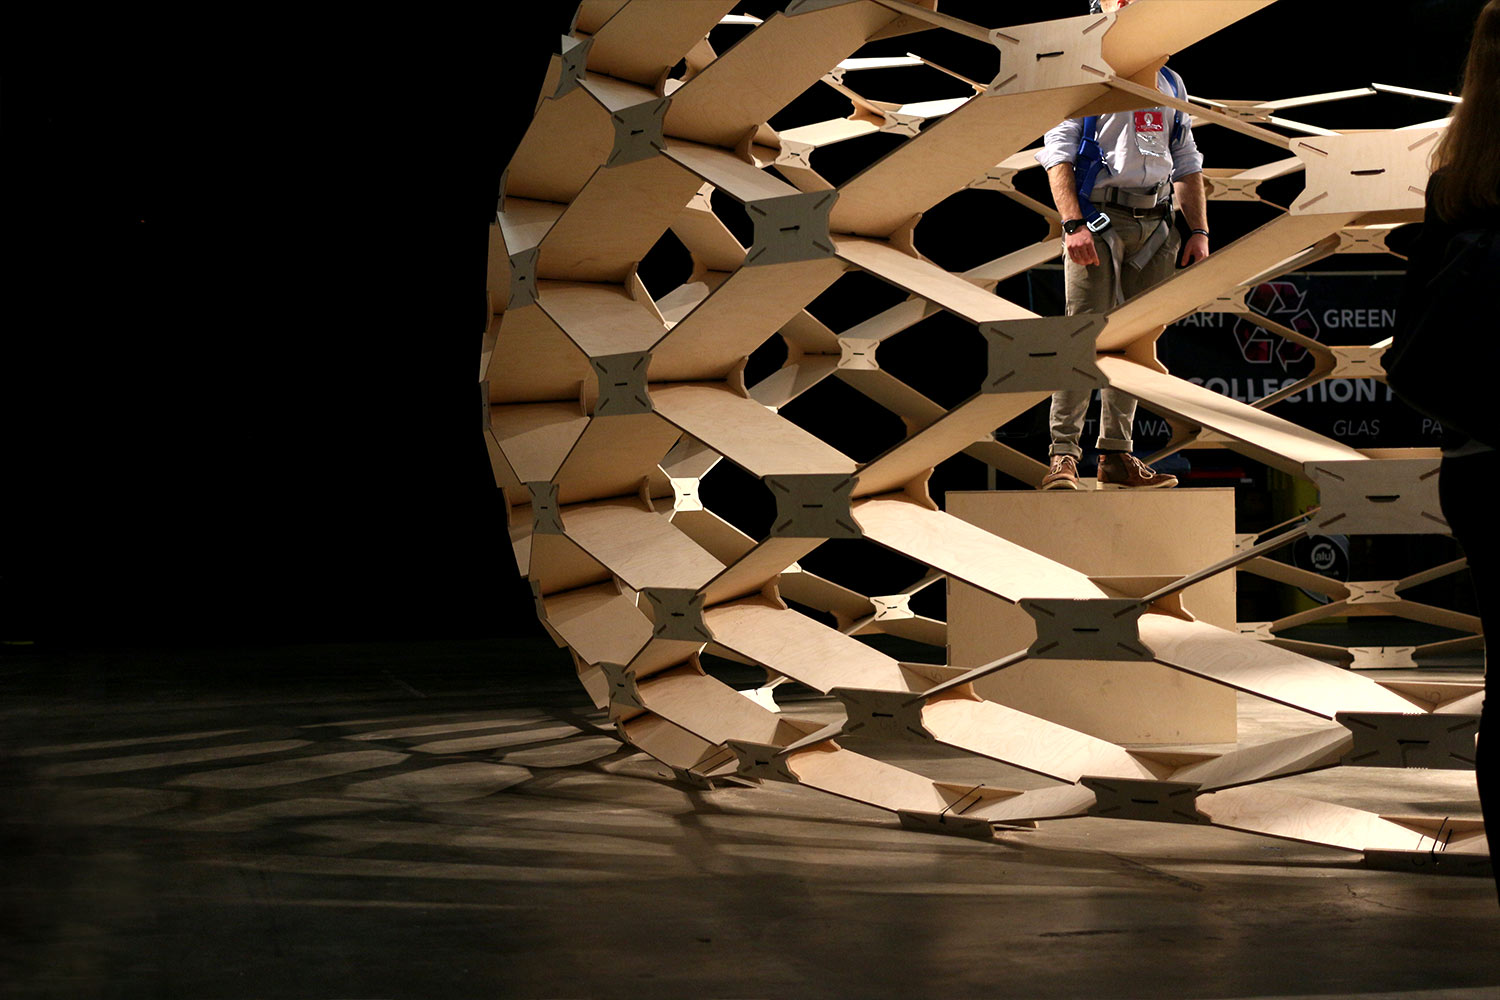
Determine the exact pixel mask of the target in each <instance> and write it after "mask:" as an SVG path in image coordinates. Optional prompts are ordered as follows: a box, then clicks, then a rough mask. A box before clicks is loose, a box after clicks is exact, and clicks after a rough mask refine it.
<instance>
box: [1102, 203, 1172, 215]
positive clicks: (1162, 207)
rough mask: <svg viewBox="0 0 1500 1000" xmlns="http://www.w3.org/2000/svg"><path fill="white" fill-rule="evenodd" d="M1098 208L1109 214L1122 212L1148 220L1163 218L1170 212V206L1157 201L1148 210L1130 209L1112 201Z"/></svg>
mask: <svg viewBox="0 0 1500 1000" xmlns="http://www.w3.org/2000/svg"><path fill="white" fill-rule="evenodd" d="M1100 207H1101V208H1105V209H1108V210H1109V211H1111V212H1122V213H1124V214H1126V215H1133V216H1135V217H1136V218H1137V219H1148V218H1151V217H1153V216H1156V217H1162V218H1164V217H1165V216H1166V215H1167V213H1168V212H1170V211H1171V210H1172V206H1171V204H1169V203H1168V202H1165V201H1159V202H1157V203H1156V204H1155V205H1152V206H1151V207H1150V208H1131V207H1130V206H1129V205H1117V204H1115V203H1114V202H1112V201H1106V202H1105V203H1104V204H1103V205H1101V206H1100Z"/></svg>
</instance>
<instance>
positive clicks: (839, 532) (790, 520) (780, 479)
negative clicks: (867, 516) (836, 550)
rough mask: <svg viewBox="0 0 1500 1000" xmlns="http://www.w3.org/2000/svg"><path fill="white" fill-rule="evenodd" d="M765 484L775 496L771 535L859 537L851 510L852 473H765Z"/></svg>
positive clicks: (858, 530)
mask: <svg viewBox="0 0 1500 1000" xmlns="http://www.w3.org/2000/svg"><path fill="white" fill-rule="evenodd" d="M765 482H766V486H768V487H770V490H771V495H772V496H773V497H775V498H776V520H775V521H773V522H772V524H771V536H772V537H773V538H862V537H864V532H863V531H861V530H860V528H859V525H858V523H856V522H855V520H854V513H853V511H851V510H850V507H849V505H850V502H851V496H850V494H851V493H853V491H854V483H855V477H854V476H846V475H843V474H841V473H831V474H825V473H808V474H805V475H792V476H767V477H766V480H765Z"/></svg>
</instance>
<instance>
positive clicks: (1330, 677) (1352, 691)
mask: <svg viewBox="0 0 1500 1000" xmlns="http://www.w3.org/2000/svg"><path fill="white" fill-rule="evenodd" d="M1140 628H1141V641H1143V642H1144V643H1146V645H1147V646H1149V647H1150V648H1151V651H1152V652H1153V653H1155V654H1156V658H1157V660H1158V661H1159V662H1161V663H1165V664H1167V665H1169V666H1173V667H1176V668H1177V669H1179V670H1185V671H1187V672H1189V673H1192V674H1196V675H1198V676H1199V677H1207V678H1209V679H1211V680H1215V681H1217V682H1219V683H1220V684H1226V685H1228V686H1230V687H1233V688H1237V689H1238V690H1241V691H1247V692H1249V693H1250V694H1253V695H1257V696H1259V697H1261V698H1265V699H1268V700H1270V701H1275V702H1279V703H1281V704H1283V705H1287V706H1290V707H1292V708H1297V709H1301V710H1302V711H1304V712H1310V713H1312V714H1313V715H1320V716H1322V717H1323V718H1325V719H1331V718H1333V717H1334V715H1335V714H1336V713H1338V712H1412V711H1415V710H1416V708H1415V706H1413V705H1412V703H1411V702H1409V701H1407V700H1406V699H1405V698H1402V697H1401V696H1400V695H1397V694H1393V693H1391V692H1390V691H1387V690H1385V689H1384V688H1382V687H1381V686H1380V685H1379V684H1376V683H1375V682H1374V681H1372V680H1370V679H1369V678H1366V677H1362V676H1360V675H1359V674H1355V673H1351V672H1349V671H1347V670H1344V669H1343V668H1341V667H1335V666H1331V665H1330V664H1327V663H1323V662H1322V661H1321V660H1314V659H1311V658H1310V657H1306V656H1300V655H1298V654H1297V653H1293V652H1291V651H1290V650H1285V649H1280V648H1278V647H1276V646H1273V645H1271V644H1270V643H1264V642H1259V641H1257V640H1255V639H1253V638H1250V637H1248V636H1241V635H1238V634H1237V633H1233V632H1228V631H1225V630H1224V629H1219V628H1215V627H1214V626H1212V625H1207V624H1204V623H1202V622H1185V621H1182V620H1181V619H1178V618H1170V617H1168V616H1166V615H1159V614H1147V615H1142V616H1141V621H1140Z"/></svg>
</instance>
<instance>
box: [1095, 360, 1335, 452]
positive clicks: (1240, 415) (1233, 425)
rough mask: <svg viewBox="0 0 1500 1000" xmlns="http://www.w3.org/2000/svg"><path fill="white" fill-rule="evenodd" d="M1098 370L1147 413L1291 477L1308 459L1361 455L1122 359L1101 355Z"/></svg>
mask: <svg viewBox="0 0 1500 1000" xmlns="http://www.w3.org/2000/svg"><path fill="white" fill-rule="evenodd" d="M1099 370H1100V371H1101V372H1103V373H1104V376H1105V377H1106V378H1108V379H1109V384H1110V385H1112V386H1114V387H1115V388H1117V389H1124V390H1125V391H1126V392H1128V393H1130V394H1131V395H1132V396H1135V397H1136V398H1137V399H1139V400H1140V401H1141V403H1142V404H1143V405H1144V406H1145V407H1146V408H1147V409H1148V410H1150V411H1151V412H1153V413H1158V414H1161V415H1162V416H1164V417H1175V418H1179V419H1182V420H1184V421H1186V422H1187V423H1189V424H1196V425H1198V426H1200V427H1206V428H1208V429H1210V430H1213V431H1217V432H1218V433H1219V434H1222V435H1224V436H1225V437H1227V438H1231V439H1233V441H1234V442H1236V444H1235V450H1237V451H1243V452H1245V453H1246V454H1248V455H1250V456H1252V457H1253V458H1255V459H1257V460H1259V461H1261V462H1264V463H1265V464H1267V465H1270V466H1273V467H1275V468H1278V469H1281V470H1282V471H1284V472H1290V473H1291V474H1293V475H1301V474H1302V469H1303V466H1304V465H1306V464H1307V463H1308V462H1326V461H1351V460H1358V459H1362V458H1364V456H1363V455H1361V454H1360V453H1359V452H1357V451H1355V450H1354V449H1353V448H1350V447H1349V446H1348V445H1345V444H1341V443H1339V442H1338V441H1335V440H1333V439H1332V438H1326V437H1324V436H1322V435H1321V434H1317V433H1315V432H1313V431H1310V430H1307V429H1306V428H1304V427H1299V426H1298V425H1296V424H1294V423H1292V422H1291V421H1289V420H1283V419H1281V418H1280V417H1277V416H1273V415H1271V414H1269V413H1267V412H1265V411H1264V410H1257V409H1256V408H1255V407H1253V406H1250V405H1249V404H1246V403H1241V402H1240V401H1239V400H1237V399H1231V398H1230V397H1228V396H1221V395H1220V394H1219V393H1217V392H1214V391H1213V390H1211V389H1205V388H1203V387H1202V386H1200V385H1194V384H1193V383H1191V382H1188V381H1187V380H1186V379H1180V378H1176V377H1174V376H1171V375H1164V374H1162V373H1161V372H1156V371H1152V370H1151V369H1149V368H1146V367H1143V366H1142V365H1138V364H1135V363H1134V362H1131V361H1127V360H1125V359H1124V358H1114V357H1101V358H1100V359H1099Z"/></svg>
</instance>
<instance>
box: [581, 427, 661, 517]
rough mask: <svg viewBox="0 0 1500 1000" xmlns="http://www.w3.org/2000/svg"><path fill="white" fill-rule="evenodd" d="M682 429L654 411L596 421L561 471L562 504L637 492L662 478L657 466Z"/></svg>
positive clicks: (585, 432)
mask: <svg viewBox="0 0 1500 1000" xmlns="http://www.w3.org/2000/svg"><path fill="white" fill-rule="evenodd" d="M677 437H678V431H677V428H675V427H673V426H672V425H671V424H669V423H667V422H666V421H665V420H663V419H661V418H660V417H658V416H657V415H656V414H654V413H630V414H622V415H620V416H613V417H602V418H595V419H594V420H593V421H591V422H590V423H589V426H588V429H587V430H585V431H584V432H583V434H582V435H581V436H580V437H579V439H578V441H577V442H576V443H575V444H574V445H573V450H572V451H571V452H569V453H568V457H567V459H566V460H565V461H564V462H563V464H562V468H560V469H558V471H557V476H556V479H557V483H558V487H557V499H558V502H559V503H564V504H570V503H581V502H583V501H585V500H599V499H602V498H604V497H618V496H625V495H627V494H635V493H637V492H638V491H639V490H640V485H641V480H642V479H661V478H664V477H662V476H661V475H660V473H659V472H658V470H657V468H656V463H657V462H659V461H661V457H662V456H663V455H665V454H666V453H667V449H668V448H670V447H672V442H673V441H675V440H676V439H677Z"/></svg>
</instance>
